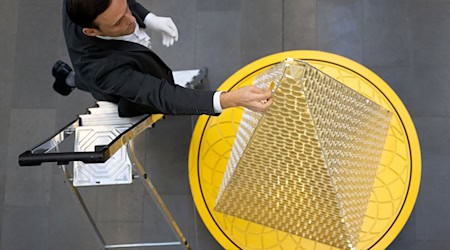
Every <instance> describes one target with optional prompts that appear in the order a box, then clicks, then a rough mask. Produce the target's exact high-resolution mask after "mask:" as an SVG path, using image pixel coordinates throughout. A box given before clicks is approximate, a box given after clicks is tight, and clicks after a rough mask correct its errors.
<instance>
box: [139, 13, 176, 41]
mask: <svg viewBox="0 0 450 250" xmlns="http://www.w3.org/2000/svg"><path fill="white" fill-rule="evenodd" d="M144 23H145V25H147V27H148V28H149V29H151V30H154V31H159V32H161V34H162V38H163V40H162V44H163V45H164V46H166V47H170V46H172V45H173V43H174V42H176V41H178V29H177V26H175V24H174V23H173V21H172V18H170V17H159V16H157V15H155V14H153V13H149V14H148V15H147V16H146V17H145V20H144Z"/></svg>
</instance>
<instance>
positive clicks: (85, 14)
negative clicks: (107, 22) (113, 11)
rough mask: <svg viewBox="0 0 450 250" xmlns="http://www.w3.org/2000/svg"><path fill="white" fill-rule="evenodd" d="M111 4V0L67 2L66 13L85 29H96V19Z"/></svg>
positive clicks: (75, 0) (74, 0)
mask: <svg viewBox="0 0 450 250" xmlns="http://www.w3.org/2000/svg"><path fill="white" fill-rule="evenodd" d="M110 4H111V0H67V1H66V11H67V14H68V15H69V18H70V20H72V22H74V23H76V24H78V25H79V26H81V27H83V28H96V29H98V26H97V25H96V24H95V23H94V20H95V18H97V16H98V15H100V14H102V13H103V12H104V11H105V10H106V9H107V8H108V7H109V5H110Z"/></svg>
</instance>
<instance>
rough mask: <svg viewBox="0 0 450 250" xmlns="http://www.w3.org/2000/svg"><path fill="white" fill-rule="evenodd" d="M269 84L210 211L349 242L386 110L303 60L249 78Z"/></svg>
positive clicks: (342, 244) (338, 243)
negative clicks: (266, 106) (267, 97)
mask: <svg viewBox="0 0 450 250" xmlns="http://www.w3.org/2000/svg"><path fill="white" fill-rule="evenodd" d="M273 84H275V85H276V86H275V88H274V103H273V105H272V106H271V108H270V110H269V111H268V112H267V113H266V114H264V115H261V114H258V113H255V112H252V111H250V110H246V111H245V112H244V115H243V118H242V120H241V124H240V127H239V130H238V133H237V135H236V139H235V144H234V146H233V149H232V152H231V155H230V158H229V162H228V166H227V170H226V172H225V176H224V179H223V182H222V186H221V189H220V192H219V195H218V198H217V203H216V207H215V209H216V210H217V211H220V212H224V213H227V214H230V215H233V216H236V217H240V218H243V219H246V220H249V221H252V222H256V223H259V224H262V225H264V226H269V227H272V228H275V229H278V230H281V231H285V232H289V233H291V234H296V235H299V236H301V237H304V238H308V239H311V240H315V241H319V242H322V243H325V244H328V245H331V246H334V247H338V248H345V249H347V248H353V246H356V243H357V241H358V234H359V232H360V229H361V226H362V222H363V217H364V214H365V211H366V209H367V205H368V202H369V197H370V191H371V189H372V185H373V182H374V179H375V175H376V173H377V169H378V165H379V162H380V159H381V153H382V150H383V147H384V142H385V139H386V136H387V132H388V128H389V126H390V120H391V117H392V114H391V113H390V112H388V111H387V110H385V109H384V108H382V107H381V106H379V105H377V104H375V103H374V102H372V101H370V100H368V99H367V98H365V97H363V96H362V95H360V94H359V93H357V92H355V91H353V90H351V89H349V88H348V87H346V86H345V85H343V84H342V83H340V82H338V81H336V80H334V79H332V78H331V77H329V76H328V75H325V74H324V73H322V72H320V71H319V70H318V69H316V68H314V67H312V66H311V65H309V64H307V63H305V62H302V61H296V60H292V59H288V60H286V61H284V62H283V63H280V64H279V65H276V66H275V67H274V68H272V69H271V70H268V71H266V72H263V73H261V74H260V75H259V76H258V77H257V78H255V81H254V85H256V86H259V87H261V88H273Z"/></svg>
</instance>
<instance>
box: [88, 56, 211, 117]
mask: <svg viewBox="0 0 450 250" xmlns="http://www.w3.org/2000/svg"><path fill="white" fill-rule="evenodd" d="M96 83H97V85H98V87H99V88H100V89H102V90H103V91H105V92H106V93H108V94H114V95H118V96H121V97H122V98H126V99H128V100H129V101H131V102H135V103H140V104H144V105H147V106H150V107H152V108H153V109H155V110H157V111H159V112H160V113H162V114H168V115H200V114H208V115H217V114H215V113H214V107H213V95H214V93H215V91H205V90H193V89H186V88H183V87H180V86H178V85H175V84H171V83H169V82H168V81H166V80H165V79H159V78H156V77H154V76H151V75H149V74H143V73H141V72H139V71H137V70H135V69H134V68H133V66H132V65H126V64H125V65H123V64H120V63H108V64H106V65H104V66H102V67H101V68H100V70H99V71H98V73H97V75H96Z"/></svg>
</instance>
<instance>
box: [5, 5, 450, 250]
mask: <svg viewBox="0 0 450 250" xmlns="http://www.w3.org/2000/svg"><path fill="white" fill-rule="evenodd" d="M141 2H142V3H143V4H144V5H145V6H147V7H148V8H150V9H151V10H152V11H154V12H155V13H157V14H159V15H167V16H171V17H172V18H173V19H174V21H175V23H176V24H177V25H178V28H179V31H180V40H179V41H178V42H177V43H176V44H175V46H173V47H171V48H165V47H163V46H162V45H161V44H160V39H161V37H160V35H159V34H152V39H153V47H154V50H155V51H156V52H157V53H158V54H160V55H161V57H163V59H164V60H165V61H166V62H167V63H168V64H169V65H171V67H172V68H173V69H175V70H180V69H190V68H196V67H201V66H207V67H208V68H209V70H210V75H209V79H210V82H211V87H212V88H216V87H217V86H219V85H220V84H221V83H222V82H223V81H224V80H225V79H226V78H227V77H228V76H230V75H231V74H232V73H233V72H235V71H236V70H237V69H239V68H241V67H242V66H244V65H245V64H247V63H249V62H251V61H253V60H255V59H258V58H260V57H262V56H265V55H268V54H272V53H275V52H280V51H287V50H294V49H318V50H324V51H329V52H333V53H337V54H341V55H343V56H346V57H349V58H352V59H354V60H356V61H358V62H360V63H362V64H363V65H365V66H367V67H369V68H370V69H372V70H373V71H374V72H376V73H377V74H379V75H380V76H381V77H382V78H384V79H385V80H386V82H388V83H389V84H390V86H391V87H392V88H393V89H394V90H395V91H396V92H397V94H398V95H399V96H400V98H401V99H402V100H403V102H404V103H405V105H406V106H407V108H408V109H409V112H410V114H411V115H412V117H413V120H414V122H415V125H416V129H417V131H418V134H419V139H420V142H421V148H422V159H423V160H422V161H423V166H422V171H423V172H422V182H421V184H422V185H421V190H420V193H419V197H418V199H417V203H416V206H415V210H414V212H413V214H412V215H411V218H410V220H409V222H408V223H407V225H406V226H405V228H404V229H403V231H402V233H401V234H400V235H399V237H398V238H397V239H396V240H395V241H394V242H393V243H392V245H391V246H390V249H449V248H450V239H449V238H448V232H449V231H450V216H448V212H447V211H448V207H449V205H450V181H449V178H450V170H449V169H448V166H449V163H450V156H449V153H450V146H449V145H450V98H448V96H449V95H450V85H449V82H450V73H449V72H450V71H449V70H448V69H447V66H448V65H450V32H448V27H449V26H450V15H449V14H450V0H258V1H256V0H246V1H238V0H233V1H218V0H214V1H211V0H187V1H186V0H165V1H163V0H153V1H148V0H141ZM60 9H61V0H41V1H31V0H17V1H9V0H0V15H1V16H2V22H0V34H1V39H0V96H1V98H0V117H1V119H0V138H1V139H2V141H3V143H1V144H0V159H3V161H2V162H3V165H2V166H1V167H0V241H1V244H0V248H1V249H2V250H10V249H55V250H57V249H58V250H59V249H99V247H98V245H97V244H96V241H95V238H94V237H93V235H92V234H91V233H90V231H89V227H88V224H87V223H86V221H85V220H84V219H80V218H82V213H81V211H80V210H79V209H78V208H77V207H76V206H75V204H76V203H74V200H73V199H72V198H70V193H69V190H67V189H66V187H65V186H64V185H65V184H64V183H63V182H62V178H61V176H60V175H59V172H58V171H57V170H56V169H55V168H54V167H53V166H52V165H50V164H45V165H43V166H41V167H39V168H19V166H18V164H17V155H18V154H19V153H20V152H22V151H23V150H25V149H27V148H28V147H30V146H33V145H34V144H36V143H38V142H39V141H41V140H42V139H44V138H45V137H46V136H48V135H49V134H51V133H52V132H54V131H55V129H56V128H59V127H61V126H62V125H64V124H66V123H68V122H70V121H71V120H73V119H74V118H75V114H76V113H80V112H84V111H85V110H86V108H88V107H90V106H92V105H93V103H94V100H93V99H92V98H91V97H90V96H89V95H88V94H86V93H82V92H80V91H78V92H75V93H73V94H72V95H71V96H69V97H60V96H57V95H56V94H55V93H54V92H53V90H52V88H51V83H52V77H51V74H50V68H51V66H52V64H53V62H54V61H55V60H57V59H59V58H62V59H64V60H66V61H67V60H68V56H67V52H66V48H65V44H64V40H63V36H62V31H61V24H60V19H61V14H60ZM191 130H192V122H191V118H190V117H168V118H167V119H166V120H164V121H162V122H160V123H159V124H158V125H157V126H156V128H155V129H152V130H150V131H147V132H145V133H144V134H143V135H142V136H141V137H140V138H139V139H138V141H137V148H138V155H139V157H140V159H141V160H142V162H143V163H144V164H145V165H146V167H147V168H148V170H149V171H150V172H151V173H152V178H153V180H154V182H155V185H156V186H157V187H158V189H159V191H160V192H161V193H162V196H163V198H164V199H165V200H166V203H167V205H168V206H169V209H170V210H172V212H173V215H174V217H175V219H176V220H177V221H178V222H179V224H180V227H181V229H182V230H183V231H184V232H185V234H186V236H187V238H188V239H189V241H190V242H191V245H192V246H193V248H194V249H201V250H203V249H206V250H209V249H221V247H220V246H219V245H218V244H217V243H216V242H215V240H214V239H213V238H212V237H211V235H210V234H209V232H208V231H207V230H206V229H205V226H204V225H203V223H202V221H201V220H200V219H199V216H198V215H197V213H196V210H195V207H194V204H193V201H192V198H191V194H190V189H189V183H188V175H187V174H188V173H187V156H188V148H189V141H190V132H191ZM174 142H176V143H174ZM156 143H158V144H157V145H156ZM82 193H83V195H84V196H85V198H86V201H87V204H88V206H89V207H90V208H91V211H93V216H94V218H95V219H96V220H97V221H98V223H99V227H100V229H101V230H102V231H103V233H104V235H105V239H106V240H107V241H109V243H121V242H126V241H131V240H137V241H144V240H152V239H159V240H160V239H165V238H166V239H168V240H173V238H171V234H170V232H169V231H167V230H166V229H165V228H164V227H161V228H160V227H158V226H159V225H164V224H163V223H164V222H163V221H162V219H158V218H156V217H155V216H154V214H155V208H154V207H152V206H151V205H150V204H151V203H150V201H149V198H148V197H147V196H145V195H144V191H143V189H142V187H140V186H138V185H131V186H120V187H115V188H113V189H112V190H111V189H106V188H97V189H94V190H89V189H86V190H84V189H83V190H82ZM154 226H156V228H155V227H154ZM165 249H170V248H165Z"/></svg>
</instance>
